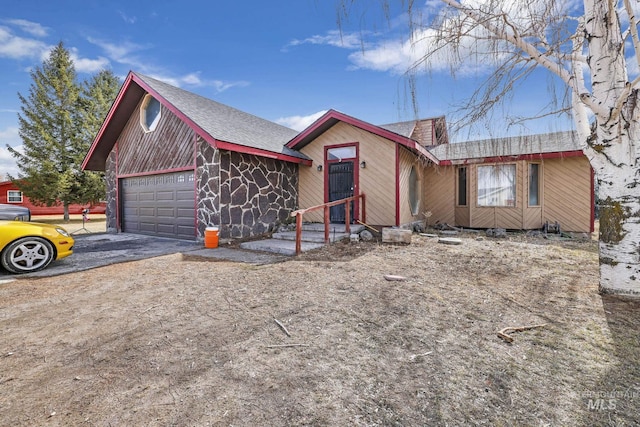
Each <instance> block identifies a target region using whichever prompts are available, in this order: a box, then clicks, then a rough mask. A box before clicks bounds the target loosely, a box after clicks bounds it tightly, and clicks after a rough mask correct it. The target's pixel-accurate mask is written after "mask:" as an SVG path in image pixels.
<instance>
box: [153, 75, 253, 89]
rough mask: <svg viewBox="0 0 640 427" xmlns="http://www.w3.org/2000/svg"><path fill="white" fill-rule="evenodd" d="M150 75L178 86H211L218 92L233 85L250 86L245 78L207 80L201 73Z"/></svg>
mask: <svg viewBox="0 0 640 427" xmlns="http://www.w3.org/2000/svg"><path fill="white" fill-rule="evenodd" d="M150 77H153V78H154V79H157V80H160V81H163V82H165V83H168V84H170V85H172V86H176V87H185V86H189V87H193V88H207V87H211V88H213V89H214V90H215V91H216V92H218V93H219V92H224V91H225V90H227V89H231V88H232V87H246V86H249V84H250V83H249V82H247V81H244V80H239V81H235V82H234V81H223V80H215V79H214V80H207V79H202V78H200V73H199V72H196V73H189V74H185V75H184V76H177V77H169V76H165V75H161V74H151V75H150Z"/></svg>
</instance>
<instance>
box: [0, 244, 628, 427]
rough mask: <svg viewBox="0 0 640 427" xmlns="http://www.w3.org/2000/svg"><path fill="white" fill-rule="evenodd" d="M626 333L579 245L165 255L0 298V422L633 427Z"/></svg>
mask: <svg viewBox="0 0 640 427" xmlns="http://www.w3.org/2000/svg"><path fill="white" fill-rule="evenodd" d="M385 275H396V276H404V277H405V278H406V280H404V281H395V280H394V281H388V280H386V279H385ZM278 323H279V324H278ZM532 325H544V326H542V327H538V328H534V329H528V330H523V331H519V332H513V333H511V334H510V335H511V336H512V337H513V342H512V343H506V342H505V341H503V340H502V339H501V338H499V337H498V336H497V332H498V331H499V330H501V329H503V328H505V327H521V326H532ZM639 331H640V301H639V300H627V299H622V298H615V297H608V296H601V295H599V294H598V290H597V253H596V244H595V243H594V242H593V241H587V242H576V241H570V242H552V241H549V240H543V239H531V240H529V239H526V238H524V237H522V236H518V237H509V238H508V239H506V240H505V239H502V240H497V239H487V238H484V239H478V238H477V236H475V235H466V236H463V244H462V245H460V246H449V245H444V244H439V243H437V241H436V240H435V239H433V238H430V237H424V236H418V235H414V238H413V242H412V244H411V245H408V246H391V245H382V244H377V243H372V244H363V243H360V244H357V245H351V244H349V243H346V244H336V245H334V246H332V247H331V248H329V249H324V250H321V251H318V252H315V253H308V254H305V255H303V256H302V257H301V258H299V259H297V260H291V261H287V262H283V263H279V264H272V265H266V266H259V267H258V266H251V265H247V264H236V263H229V262H211V261H205V260H200V259H193V258H191V259H190V258H183V257H182V256H181V255H171V256H165V257H160V258H154V259H149V260H145V261H138V262H132V263H128V264H119V265H113V266H109V267H103V268H100V269H96V270H90V271H85V272H81V273H75V274H69V275H66V276H60V277H54V278H45V279H37V280H34V279H23V280H17V281H14V282H11V283H6V284H3V285H0V334H1V337H2V338H1V340H0V424H1V425H7V426H9V425H11V426H19V425H20V426H34V425H46V426H74V425H83V426H84V425H87V426H94V425H95V426H107V425H109V426H115V425H141V426H167V425H176V426H207V425H212V426H231V425H233V426H266V425H270V426H292V425H312V426H347V425H349V426H351V425H353V426H422V425H425V426H426V425H428V426H441V425H450V426H452V425H488V426H514V425H527V426H546V425H563V426H587V425H593V426H596V425H598V426H602V425H611V426H613V425H620V426H622V425H625V426H630V425H639V424H640V415H639V409H638V408H640V338H639V336H640V334H639V333H638V332H639Z"/></svg>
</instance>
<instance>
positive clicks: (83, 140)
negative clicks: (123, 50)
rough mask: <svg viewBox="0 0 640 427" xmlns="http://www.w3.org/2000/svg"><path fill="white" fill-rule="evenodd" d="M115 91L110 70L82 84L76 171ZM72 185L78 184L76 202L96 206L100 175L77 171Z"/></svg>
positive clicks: (102, 186)
mask: <svg viewBox="0 0 640 427" xmlns="http://www.w3.org/2000/svg"><path fill="white" fill-rule="evenodd" d="M119 89H120V81H119V80H118V78H117V77H116V75H115V74H113V72H112V71H111V70H102V71H100V72H99V73H98V74H96V75H94V76H92V77H91V79H90V80H88V81H85V82H84V83H83V85H82V89H81V93H80V100H79V108H78V116H79V120H80V123H81V124H82V126H81V127H80V138H79V139H78V143H79V146H78V147H77V149H76V150H74V152H75V153H77V156H76V158H75V159H74V163H75V164H76V165H78V167H79V165H81V164H82V162H83V160H84V157H85V155H86V154H87V152H88V151H89V148H90V147H91V143H92V142H93V139H94V138H95V137H96V135H97V134H98V132H99V131H100V127H101V126H102V123H103V122H104V119H105V118H106V116H107V114H108V113H109V109H110V108H111V105H112V104H113V101H114V100H115V98H116V96H117V95H118V90H119ZM76 182H77V183H78V184H79V186H78V188H77V191H78V195H79V196H80V199H82V200H83V202H82V203H96V202H98V201H99V200H100V199H102V198H104V195H105V183H104V173H102V172H91V171H81V173H80V174H78V176H77V177H76Z"/></svg>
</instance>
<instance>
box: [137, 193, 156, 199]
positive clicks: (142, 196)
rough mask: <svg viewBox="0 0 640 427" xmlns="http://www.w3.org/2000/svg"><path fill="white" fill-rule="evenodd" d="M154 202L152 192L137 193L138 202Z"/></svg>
mask: <svg viewBox="0 0 640 427" xmlns="http://www.w3.org/2000/svg"><path fill="white" fill-rule="evenodd" d="M154 200H155V196H154V193H153V191H145V192H143V193H138V201H141V202H145V201H149V202H153V201H154Z"/></svg>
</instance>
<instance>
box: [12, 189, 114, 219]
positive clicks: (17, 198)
mask: <svg viewBox="0 0 640 427" xmlns="http://www.w3.org/2000/svg"><path fill="white" fill-rule="evenodd" d="M0 203H6V204H9V205H18V206H24V207H25V208H29V209H30V210H31V215H62V214H63V213H64V208H63V206H62V204H59V205H57V206H36V205H34V204H33V203H31V201H30V200H29V198H28V197H27V196H25V195H23V194H22V191H20V190H19V189H18V186H17V185H15V184H14V183H13V182H12V181H3V182H0ZM87 207H88V208H89V213H92V214H103V213H104V212H105V210H106V205H105V203H99V204H97V205H95V206H88V205H70V206H69V213H70V214H81V213H82V210H83V209H85V208H87Z"/></svg>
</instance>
